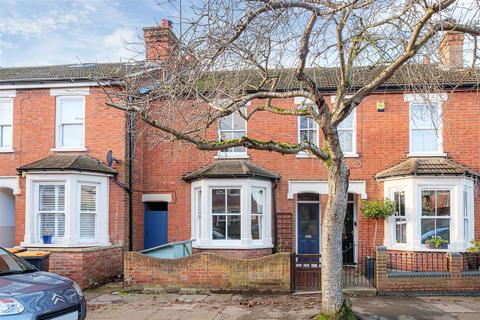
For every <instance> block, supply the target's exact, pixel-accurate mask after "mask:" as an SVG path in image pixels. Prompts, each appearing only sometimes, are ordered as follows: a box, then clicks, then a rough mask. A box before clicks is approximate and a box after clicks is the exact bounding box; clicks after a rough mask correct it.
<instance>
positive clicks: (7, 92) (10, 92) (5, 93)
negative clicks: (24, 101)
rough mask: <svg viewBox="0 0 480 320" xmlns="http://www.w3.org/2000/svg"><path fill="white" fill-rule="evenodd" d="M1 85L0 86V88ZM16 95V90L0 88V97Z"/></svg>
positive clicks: (13, 96)
mask: <svg viewBox="0 0 480 320" xmlns="http://www.w3.org/2000/svg"><path fill="white" fill-rule="evenodd" d="M1 88H2V87H1V86H0V89H1ZM16 96H17V91H16V90H0V98H15V97H16Z"/></svg>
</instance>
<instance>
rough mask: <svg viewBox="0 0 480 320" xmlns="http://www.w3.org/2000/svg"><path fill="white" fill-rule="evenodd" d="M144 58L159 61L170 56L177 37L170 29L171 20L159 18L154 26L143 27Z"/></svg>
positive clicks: (149, 60)
mask: <svg viewBox="0 0 480 320" xmlns="http://www.w3.org/2000/svg"><path fill="white" fill-rule="evenodd" d="M143 39H144V41H145V49H146V58H147V61H148V62H161V61H166V60H168V59H171V58H172V55H173V54H174V51H175V48H176V46H177V45H178V44H177V42H178V39H177V37H176V35H175V33H174V32H173V30H172V22H171V21H170V20H167V19H162V20H160V23H159V24H158V26H156V27H147V28H143Z"/></svg>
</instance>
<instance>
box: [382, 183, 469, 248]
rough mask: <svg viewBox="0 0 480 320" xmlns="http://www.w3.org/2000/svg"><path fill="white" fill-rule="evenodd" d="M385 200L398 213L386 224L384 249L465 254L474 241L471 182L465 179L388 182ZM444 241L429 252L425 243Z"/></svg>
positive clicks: (385, 187) (385, 184)
mask: <svg viewBox="0 0 480 320" xmlns="http://www.w3.org/2000/svg"><path fill="white" fill-rule="evenodd" d="M384 190H385V197H386V198H390V199H392V200H394V201H395V203H396V205H397V212H396V213H395V214H394V215H393V216H391V217H389V218H388V219H386V220H385V240H384V242H385V245H386V246H387V247H389V248H392V249H400V250H401V249H405V250H420V251H422V250H441V251H442V250H443V251H465V250H466V248H467V247H468V246H469V242H470V241H471V240H472V239H473V224H472V223H470V221H473V208H472V207H473V196H474V195H473V180H472V179H470V178H467V177H463V176H458V177H454V176H453V177H452V176H451V177H438V176H435V177H415V176H409V177H408V176H407V177H402V178H392V179H387V180H385V182H384ZM432 237H440V238H442V239H443V240H445V241H447V244H445V245H444V247H442V248H441V249H432V248H429V246H428V245H427V241H428V240H431V239H432Z"/></svg>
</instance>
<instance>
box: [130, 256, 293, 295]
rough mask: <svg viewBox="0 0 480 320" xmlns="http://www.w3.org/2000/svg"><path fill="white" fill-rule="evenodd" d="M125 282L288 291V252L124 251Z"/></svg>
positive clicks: (167, 285)
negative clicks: (179, 254) (163, 254)
mask: <svg viewBox="0 0 480 320" xmlns="http://www.w3.org/2000/svg"><path fill="white" fill-rule="evenodd" d="M124 264H125V284H126V285H130V286H131V285H147V286H152V285H157V286H161V287H177V288H204V289H209V290H212V291H273V292H289V291H290V254H288V253H282V254H276V255H270V256H267V257H263V258H258V259H247V260H240V259H235V258H230V257H224V256H221V255H218V254H214V253H200V254H195V255H192V256H190V257H186V258H182V259H158V258H153V257H149V256H146V255H143V254H140V253H137V252H127V253H125V262H124Z"/></svg>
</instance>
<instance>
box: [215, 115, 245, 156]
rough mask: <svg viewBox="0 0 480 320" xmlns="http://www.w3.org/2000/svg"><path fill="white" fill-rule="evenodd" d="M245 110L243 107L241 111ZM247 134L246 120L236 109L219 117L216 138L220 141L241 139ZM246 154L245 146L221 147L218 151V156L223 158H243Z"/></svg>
mask: <svg viewBox="0 0 480 320" xmlns="http://www.w3.org/2000/svg"><path fill="white" fill-rule="evenodd" d="M243 112H246V110H245V109H243V110H242V113H243ZM246 135H247V120H245V119H244V118H243V117H242V116H241V115H240V113H239V112H238V111H235V112H234V113H232V114H230V115H228V116H226V117H223V118H222V119H220V122H219V126H218V138H219V140H220V141H228V140H233V139H241V138H242V137H245V136H246ZM246 155H247V151H246V149H245V147H233V148H227V149H223V150H221V151H220V152H219V153H218V156H219V157H225V158H235V157H241V158H244V157H246Z"/></svg>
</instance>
